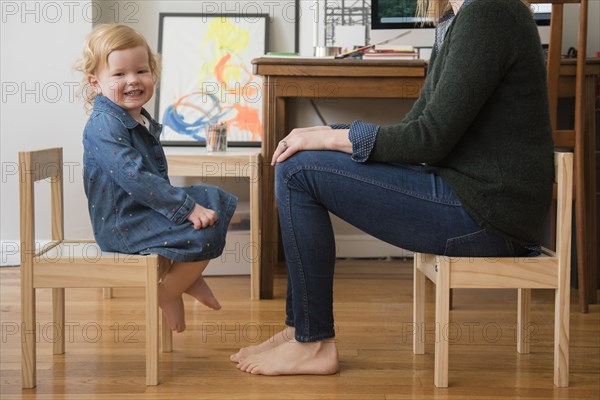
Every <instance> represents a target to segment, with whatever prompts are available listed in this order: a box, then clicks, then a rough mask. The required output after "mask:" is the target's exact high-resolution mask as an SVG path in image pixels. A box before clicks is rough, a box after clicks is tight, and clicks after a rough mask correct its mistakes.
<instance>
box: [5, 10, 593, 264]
mask: <svg viewBox="0 0 600 400" xmlns="http://www.w3.org/2000/svg"><path fill="white" fill-rule="evenodd" d="M290 3H293V0H280V1H268V0H266V1H262V0H257V1H251V0H248V1H234V0H220V1H207V0H205V1H166V0H161V1H157V0H145V1H115V0H99V1H95V2H94V1H90V0H86V1H76V2H73V1H68V2H67V1H64V2H63V1H27V2H23V1H4V0H3V1H2V2H1V12H2V14H1V19H2V21H1V22H2V23H1V25H0V40H1V43H0V61H1V69H0V73H1V82H2V90H1V93H0V95H1V96H2V102H1V104H0V107H1V109H0V115H1V120H0V156H1V160H0V161H1V165H2V190H1V191H0V223H1V232H0V240H1V241H2V249H1V253H0V256H1V259H0V262H1V264H3V265H5V264H18V262H19V261H18V255H17V253H16V251H17V246H18V241H19V228H18V225H19V219H18V178H17V175H16V168H17V164H16V163H17V152H18V151H19V150H25V149H35V148H44V147H50V146H62V147H64V149H65V162H67V163H69V164H67V166H68V167H69V168H68V169H67V170H66V171H67V172H71V174H70V175H69V176H67V178H68V179H69V180H68V181H67V183H66V185H65V205H66V207H67V210H68V213H67V215H66V220H65V222H66V224H65V225H66V227H65V230H66V233H67V235H71V236H77V237H82V238H91V237H92V234H91V228H90V223H89V217H88V214H87V210H86V200H85V196H84V192H83V186H82V182H81V172H82V171H81V152H82V146H81V132H82V129H83V125H84V124H85V120H86V115H85V113H84V111H83V108H82V103H81V102H80V101H79V100H78V99H75V98H74V97H73V93H74V91H75V84H76V83H77V82H79V80H80V77H79V76H78V74H76V73H75V72H73V71H72V70H71V67H72V65H73V63H74V61H75V60H76V59H77V58H79V56H80V52H81V46H82V44H83V41H84V38H85V36H86V34H87V33H88V32H89V30H90V29H91V26H92V24H93V23H97V22H126V23H129V24H131V25H132V26H133V27H134V28H136V29H138V30H140V31H141V32H142V33H143V34H144V35H145V36H146V37H147V39H148V41H149V42H150V44H151V46H153V47H154V48H155V49H156V47H157V42H158V15H159V13H160V12H208V11H212V12H224V13H225V12H263V13H268V14H269V15H270V16H271V17H272V18H271V25H270V28H271V34H270V43H271V46H270V49H271V50H273V51H292V50H293V49H294V37H293V35H294V30H293V25H294V24H293V21H292V20H291V19H290V18H291V17H292V16H293V13H292V10H291V9H290ZM312 4H313V1H312V0H302V1H301V15H302V18H301V21H300V27H301V35H300V52H301V54H302V55H311V53H312V45H313V38H312V32H313V16H314V9H313V6H312ZM215 7H216V8H215ZM577 8H578V7H577V6H567V9H566V13H565V14H566V17H565V18H566V21H565V49H566V48H568V47H570V46H574V45H575V43H576V40H575V37H576V34H575V33H574V31H573V29H569V28H570V27H573V26H574V21H576V18H577ZM589 10H590V12H589V14H590V18H589V26H588V30H589V34H588V52H587V53H588V55H593V54H594V52H595V51H598V50H600V27H599V20H600V19H599V18H598V16H599V15H600V1H598V0H592V1H590V6H589ZM321 15H322V14H321ZM394 34H397V32H396V31H394V32H391V31H387V32H386V31H378V32H376V33H375V32H373V33H372V35H371V37H372V38H371V42H376V41H378V40H382V39H385V38H388V37H390V36H393V35H394ZM411 35H414V36H406V37H404V38H402V43H405V44H409V43H410V44H414V45H428V44H430V43H431V42H432V36H431V32H426V31H423V32H416V31H413V33H412V34H411ZM153 105H154V102H150V103H149V104H148V109H149V110H150V111H151V112H152V111H153ZM318 106H319V109H320V110H321V112H322V113H323V115H324V116H325V118H326V119H327V122H336V121H337V122H344V121H346V122H347V121H351V120H353V119H356V118H361V119H365V120H369V121H373V122H378V123H391V122H394V121H397V120H399V119H400V118H401V116H402V115H404V113H405V112H406V111H407V110H408V109H409V108H410V102H406V101H402V100H398V101H369V102H368V103H367V104H365V102H360V101H358V100H339V101H335V102H321V103H319V104H318ZM292 111H293V113H292V115H293V116H292V119H291V123H290V128H291V127H294V126H309V125H314V124H319V123H320V121H319V119H318V118H317V116H316V114H315V112H314V110H313V109H312V107H311V106H310V105H309V104H308V103H307V102H306V101H298V102H297V103H295V104H294V105H292ZM191 183H193V182H185V184H191ZM240 186H243V187H240V188H239V189H236V188H235V187H231V186H230V185H228V190H232V191H235V192H236V194H238V195H241V196H242V197H243V196H244V193H245V185H240ZM40 197H41V196H40ZM334 225H335V228H336V233H337V234H338V235H352V234H356V233H357V231H356V230H355V229H354V228H352V227H350V226H348V225H347V224H345V223H343V222H341V221H339V220H335V219H334ZM48 229H49V218H47V219H44V220H43V221H39V222H38V231H39V232H40V233H41V235H42V237H43V235H44V234H45V232H48ZM48 236H49V234H48Z"/></svg>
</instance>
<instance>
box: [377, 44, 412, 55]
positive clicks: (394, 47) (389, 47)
mask: <svg viewBox="0 0 600 400" xmlns="http://www.w3.org/2000/svg"><path fill="white" fill-rule="evenodd" d="M373 51H375V52H386V53H387V52H402V53H412V52H414V51H415V48H414V47H413V46H411V45H407V44H405V45H400V44H380V45H375V46H373Z"/></svg>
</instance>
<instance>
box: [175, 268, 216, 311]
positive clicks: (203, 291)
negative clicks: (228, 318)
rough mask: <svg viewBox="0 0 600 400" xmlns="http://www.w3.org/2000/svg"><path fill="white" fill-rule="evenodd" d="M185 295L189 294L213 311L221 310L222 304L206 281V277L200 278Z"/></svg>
mask: <svg viewBox="0 0 600 400" xmlns="http://www.w3.org/2000/svg"><path fill="white" fill-rule="evenodd" d="M184 293H187V294H189V295H190V296H192V297H194V298H195V299H196V300H198V301H199V302H200V303H202V304H204V305H205V306H206V307H208V308H212V309H213V310H220V309H221V304H219V300H217V298H216V297H215V295H214V294H213V292H212V290H210V287H209V286H208V284H207V283H206V281H205V280H204V277H202V276H200V277H199V278H198V279H196V281H195V282H194V283H192V285H191V286H190V287H189V288H187V289H186V290H185V292H184Z"/></svg>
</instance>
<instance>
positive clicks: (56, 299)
mask: <svg viewBox="0 0 600 400" xmlns="http://www.w3.org/2000/svg"><path fill="white" fill-rule="evenodd" d="M52 321H53V323H54V328H55V329H56V332H57V335H58V337H54V338H53V340H54V341H53V343H52V353H53V354H64V353H65V289H64V288H54V289H52Z"/></svg>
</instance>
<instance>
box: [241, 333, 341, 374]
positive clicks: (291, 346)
mask: <svg viewBox="0 0 600 400" xmlns="http://www.w3.org/2000/svg"><path fill="white" fill-rule="evenodd" d="M237 367H238V369H240V370H241V371H244V372H248V373H251V374H259V375H330V374H335V373H336V372H337V371H338V369H339V356H338V351H337V347H336V345H335V342H334V341H332V340H329V341H321V342H310V343H302V342H297V341H296V340H292V341H289V342H285V343H282V344H280V345H279V346H277V347H275V348H272V349H270V350H267V351H264V352H262V353H258V354H254V355H251V356H249V357H248V358H246V359H245V360H244V361H242V362H240V363H239V364H238V365H237Z"/></svg>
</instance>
